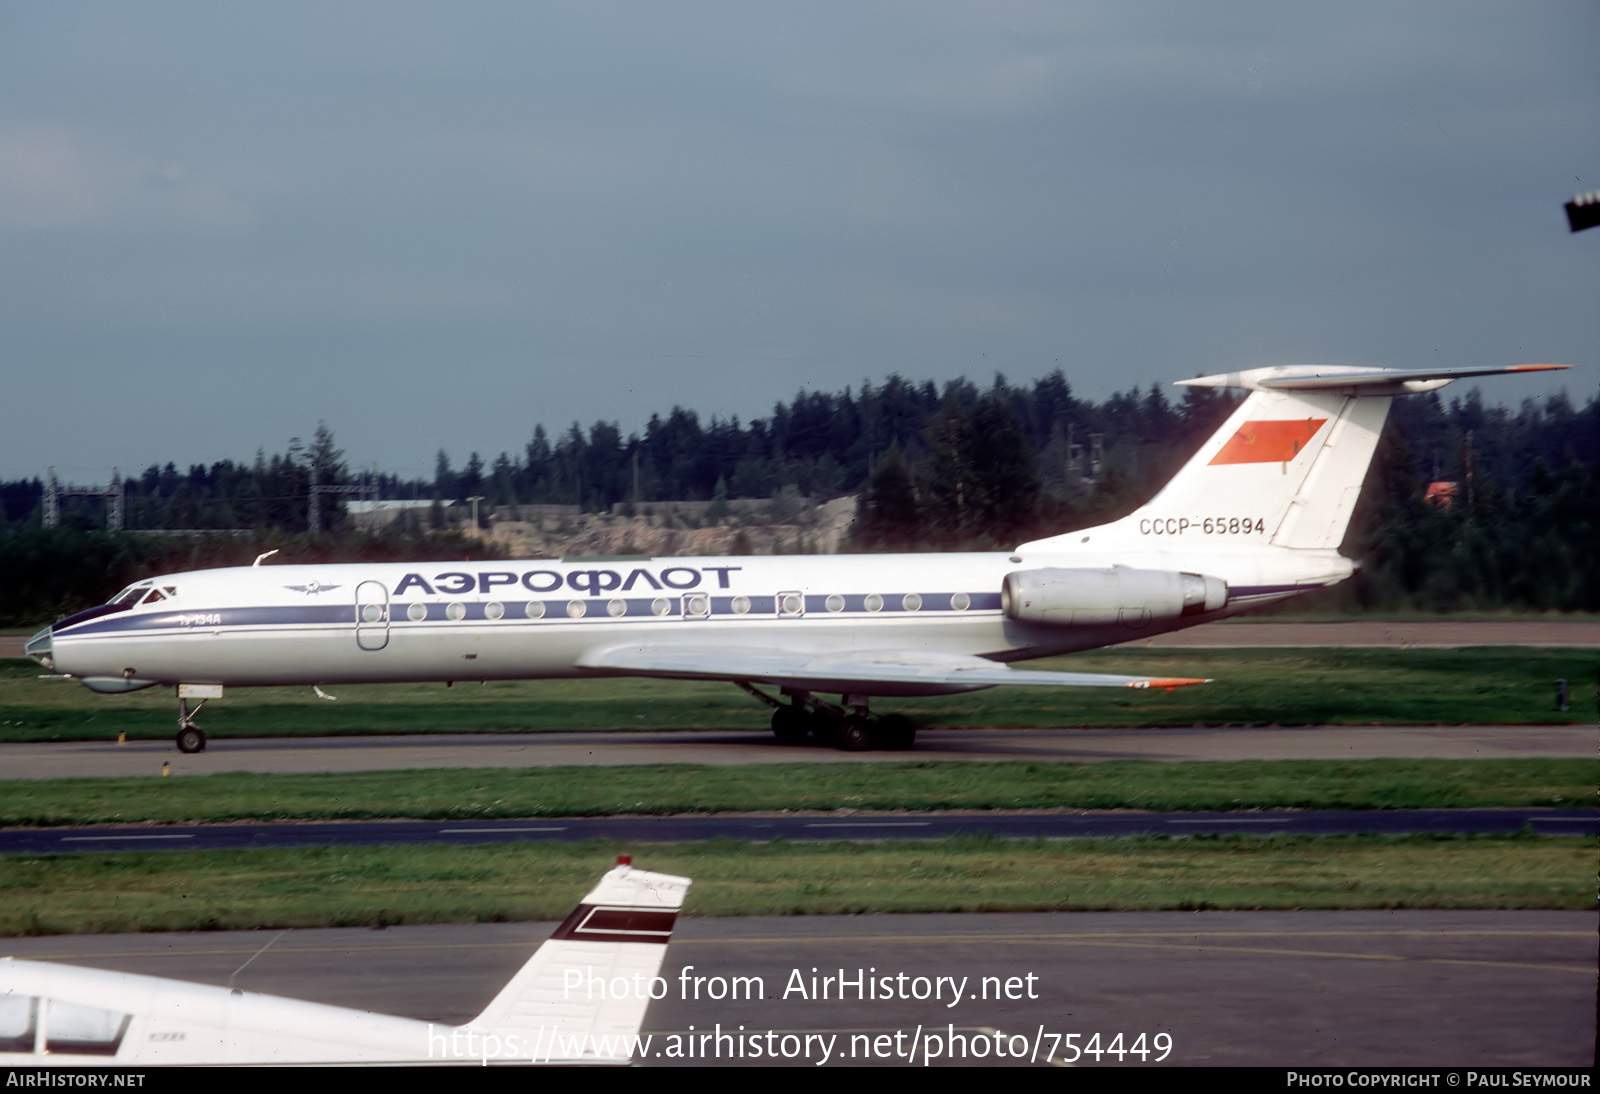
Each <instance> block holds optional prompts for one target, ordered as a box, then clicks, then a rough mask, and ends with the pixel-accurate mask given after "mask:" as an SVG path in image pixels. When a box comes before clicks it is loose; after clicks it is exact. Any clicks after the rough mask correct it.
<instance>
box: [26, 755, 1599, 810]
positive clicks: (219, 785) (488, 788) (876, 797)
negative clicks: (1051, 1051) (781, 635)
mask: <svg viewBox="0 0 1600 1094" xmlns="http://www.w3.org/2000/svg"><path fill="white" fill-rule="evenodd" d="M3 785H4V786H5V794H4V797H3V798H0V824H3V825H8V826H32V825H41V826H43V825H68V824H119V823H140V822H167V823H171V822H180V821H188V822H213V821H246V820H252V821H279V820H313V819H331V820H355V819H367V818H378V817H396V818H398V817H410V818H417V819H457V820H460V819H474V818H476V819H486V818H497V817H504V818H513V817H580V816H610V815H615V814H645V815H664V814H675V813H750V812H766V811H778V810H837V809H852V810H867V811H886V810H919V811H921V810H941V809H972V810H987V809H1056V808H1072V809H1143V810H1174V811H1185V810H1196V811H1207V810H1235V809H1393V808H1452V807H1468V806H1471V807H1479V808H1484V807H1497V806H1498V807H1511V806H1550V807H1563V808H1578V807H1582V806H1586V805H1593V804H1594V796H1595V787H1596V785H1600V762H1597V761H1595V760H1592V759H1532V758H1530V759H1507V760H1496V761H1493V762H1490V761H1485V760H1439V759H1428V760H1400V759H1378V760H1349V761H1339V760H1280V761H1224V762H1216V763H1197V764H1165V763H1157V762H1154V761H1143V760H1139V761H1114V762H1109V763H1090V764H1072V763H1039V762H1030V761H997V762H995V763H984V764H973V763H952V762H938V761H932V762H920V763H919V762H905V763H890V764H838V763H831V764H752V765H748V766H739V767H702V766H699V765H695V764H657V765H640V766H630V767H621V768H617V767H541V768H524V769H509V770H508V769H503V768H488V769H442V770H429V771H402V772H354V773H344V774H325V775H257V774H225V775H202V776H184V777H178V778H166V779H163V778H160V777H158V776H148V777H143V778H94V779H41V780H20V781H15V782H9V783H5V784H3Z"/></svg>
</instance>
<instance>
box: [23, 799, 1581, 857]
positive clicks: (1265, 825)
mask: <svg viewBox="0 0 1600 1094" xmlns="http://www.w3.org/2000/svg"><path fill="white" fill-rule="evenodd" d="M1524 830H1526V831H1529V832H1533V833H1535V834H1537V835H1545V836H1595V835H1600V812H1596V811H1595V810H1592V809H1591V810H1582V809H1364V810H1269V811H1263V812H1257V813H1249V814H1240V813H1140V812H1135V811H1117V812H1093V811H1078V810H1073V811H1063V812H1047V813H1038V812H1016V813H1010V812H983V813H962V812H949V813H864V814H861V815H858V816H850V815H848V814H841V813H836V812H829V813H817V814H774V813H764V814H757V815H741V814H722V813H719V814H715V815H712V816H673V817H551V818H537V819H520V820H507V821H471V822H463V821H341V822H337V823H312V824H204V825H161V826H160V827H159V828H156V829H152V828H141V827H133V826H127V825H123V826H97V827H91V828H6V829H0V854H6V855H14V854H35V855H37V854H64V853H67V852H77V851H218V850H227V849H236V848H243V847H329V846H373V845H379V844H423V843H454V844H476V843H518V842H523V841H530V840H531V841H535V842H545V841H549V842H558V843H574V842H579V841H582V840H587V839H608V840H615V841H617V842H619V843H626V844H633V843H672V842H692V841H698V840H712V839H728V840H746V841H752V842H763V843H764V842H767V841H770V840H784V841H785V842H789V843H804V842H813V841H819V840H821V841H829V840H907V839H910V840H936V839H944V838H946V837H949V836H955V835H985V836H990V837H993V838H996V839H1109V838H1115V837H1120V836H1144V835H1160V836H1199V835H1233V834H1239V833H1248V834H1250V835H1257V836H1259V835H1277V834H1287V835H1299V836H1334V835H1397V834H1409V833H1451V834H1462V833H1471V834H1476V835H1502V836H1505V835H1513V834H1515V833H1517V832H1521V831H1524Z"/></svg>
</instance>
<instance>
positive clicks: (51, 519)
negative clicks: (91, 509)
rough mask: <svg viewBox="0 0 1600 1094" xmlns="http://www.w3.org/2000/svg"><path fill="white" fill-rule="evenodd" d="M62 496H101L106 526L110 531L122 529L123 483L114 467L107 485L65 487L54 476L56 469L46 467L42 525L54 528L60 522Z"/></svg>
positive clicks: (120, 474)
mask: <svg viewBox="0 0 1600 1094" xmlns="http://www.w3.org/2000/svg"><path fill="white" fill-rule="evenodd" d="M62 498H101V499H103V500H104V501H105V503H106V507H105V508H106V527H107V528H109V529H111V530H112V531H116V532H120V531H121V530H122V526H123V521H124V516H123V512H124V510H123V484H122V473H121V472H120V471H118V470H117V469H116V468H115V467H113V468H112V469H111V485H109V486H68V487H66V488H65V489H63V488H62V486H61V481H60V480H59V479H57V478H56V469H55V468H53V467H51V468H48V469H46V473H45V480H44V526H45V527H46V528H55V527H58V526H59V525H60V524H61V499H62Z"/></svg>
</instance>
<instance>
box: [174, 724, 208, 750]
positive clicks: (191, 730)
mask: <svg viewBox="0 0 1600 1094" xmlns="http://www.w3.org/2000/svg"><path fill="white" fill-rule="evenodd" d="M205 750H206V735H205V734H204V733H202V732H200V729H199V727H198V726H184V727H183V728H182V729H180V730H178V751H179V752H204V751H205Z"/></svg>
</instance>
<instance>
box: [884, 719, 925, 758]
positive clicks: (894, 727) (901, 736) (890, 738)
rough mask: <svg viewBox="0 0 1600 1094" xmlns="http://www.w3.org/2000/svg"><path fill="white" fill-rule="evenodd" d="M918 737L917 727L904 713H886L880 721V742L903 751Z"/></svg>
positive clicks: (897, 750)
mask: <svg viewBox="0 0 1600 1094" xmlns="http://www.w3.org/2000/svg"><path fill="white" fill-rule="evenodd" d="M916 739H917V727H916V725H914V724H913V723H912V721H911V719H910V718H907V717H906V716H905V715H904V714H885V715H884V716H883V717H882V718H881V719H879V721H878V743H879V744H880V745H882V746H883V747H884V748H890V749H894V750H895V751H896V752H903V751H905V750H906V749H908V748H910V747H911V746H912V744H913V743H915V741H916Z"/></svg>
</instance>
